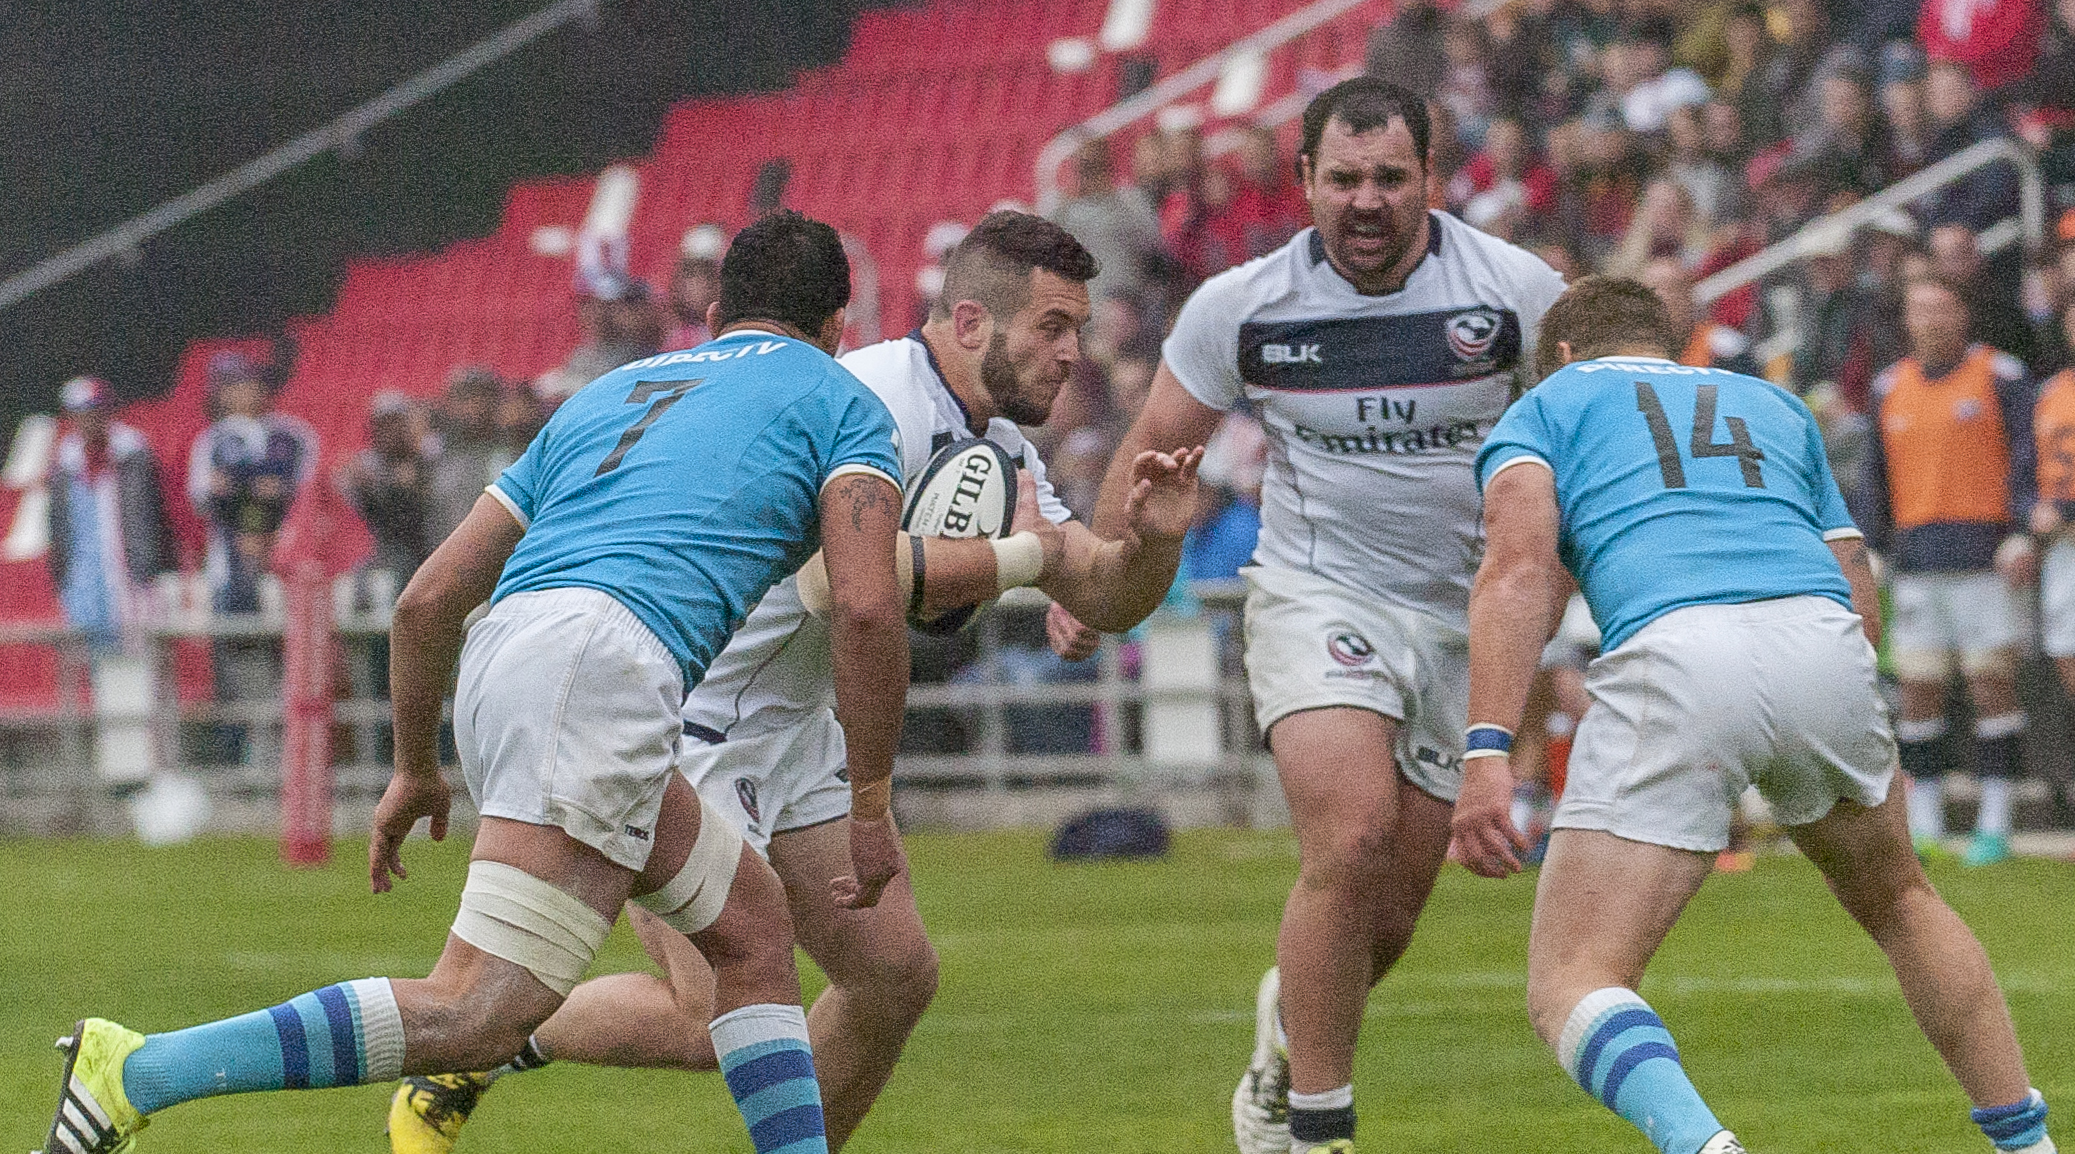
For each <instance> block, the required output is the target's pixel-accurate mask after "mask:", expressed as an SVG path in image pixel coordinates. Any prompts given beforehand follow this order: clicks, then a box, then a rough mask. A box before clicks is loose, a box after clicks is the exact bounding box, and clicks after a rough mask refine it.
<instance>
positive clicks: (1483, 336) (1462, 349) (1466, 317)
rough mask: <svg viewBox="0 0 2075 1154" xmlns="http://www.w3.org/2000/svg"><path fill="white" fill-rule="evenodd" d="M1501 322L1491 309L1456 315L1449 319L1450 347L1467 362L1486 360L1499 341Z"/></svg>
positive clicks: (1474, 310) (1472, 310)
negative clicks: (1493, 346)
mask: <svg viewBox="0 0 2075 1154" xmlns="http://www.w3.org/2000/svg"><path fill="white" fill-rule="evenodd" d="M1500 320H1501V318H1500V316H1499V314H1497V313H1495V312H1493V311H1491V310H1490V309H1471V310H1470V311H1469V312H1466V313H1457V314H1455V315H1454V316H1452V317H1450V318H1449V319H1448V327H1447V333H1448V347H1449V348H1450V349H1451V350H1453V351H1454V352H1455V355H1456V356H1458V357H1460V358H1462V359H1463V360H1466V361H1481V360H1484V359H1486V358H1487V357H1489V356H1490V355H1491V347H1492V345H1493V344H1494V343H1495V342H1497V340H1498V339H1499V329H1500V327H1501V326H1500Z"/></svg>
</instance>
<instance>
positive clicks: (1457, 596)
mask: <svg viewBox="0 0 2075 1154" xmlns="http://www.w3.org/2000/svg"><path fill="white" fill-rule="evenodd" d="M1428 216H1429V219H1430V221H1431V222H1432V228H1430V229H1429V230H1428V232H1429V241H1428V244H1427V255H1426V257H1425V258H1424V259H1423V260H1421V261H1420V262H1419V264H1418V266H1417V267H1415V268H1414V269H1413V270H1412V275H1411V276H1410V277H1409V278H1408V279H1407V280H1406V282H1405V287H1404V288H1403V289H1401V290H1400V291H1398V292H1394V293H1389V294H1387V295H1384V296H1364V295H1363V294H1361V293H1359V292H1356V291H1355V288H1354V286H1353V285H1352V284H1350V283H1348V281H1347V280H1346V278H1344V277H1342V276H1341V275H1340V273H1339V272H1337V271H1336V270H1335V269H1334V268H1333V266H1332V264H1331V263H1330V262H1328V261H1327V260H1326V250H1325V242H1324V240H1323V239H1322V238H1321V237H1320V236H1319V234H1318V230H1317V229H1312V228H1307V229H1305V230H1304V231H1303V232H1300V233H1298V234H1297V235H1296V237H1295V238H1294V239H1293V240H1291V241H1290V243H1288V244H1286V245H1284V246H1283V247H1282V248H1280V249H1277V250H1276V251H1274V252H1272V253H1269V254H1268V255H1267V256H1264V257H1261V258H1259V259H1257V260H1253V261H1249V262H1247V263H1246V264H1243V265H1240V266H1239V267H1238V268H1234V269H1229V270H1227V271H1225V272H1222V273H1219V274H1218V275H1217V276H1214V277H1212V278H1211V279H1210V280H1208V281H1206V282H1204V284H1203V287H1201V288H1199V289H1197V290H1196V292H1195V294H1194V295H1193V296H1191V297H1190V298H1189V301H1188V303H1187V304H1185V305H1183V306H1182V312H1181V317H1180V318H1179V319H1178V320H1177V321H1176V322H1175V326H1174V331H1173V332H1172V333H1170V334H1169V335H1168V338H1167V342H1166V344H1165V345H1164V346H1162V349H1161V354H1162V356H1163V358H1164V359H1165V360H1166V363H1167V367H1168V368H1169V369H1170V370H1171V371H1172V372H1173V373H1174V375H1175V378H1176V379H1177V380H1179V381H1180V382H1181V384H1182V387H1183V388H1185V389H1187V390H1188V391H1189V393H1190V395H1192V396H1194V397H1195V398H1196V399H1197V400H1199V401H1202V402H1203V403H1204V404H1206V405H1209V406H1210V407H1211V408H1214V409H1230V408H1232V407H1233V406H1234V405H1236V404H1238V403H1239V400H1240V398H1241V397H1245V398H1247V399H1249V400H1251V401H1252V402H1253V404H1254V405H1255V407H1257V408H1258V409H1259V410H1260V413H1261V420H1262V425H1263V427H1264V428H1265V429H1266V430H1267V433H1268V444H1269V451H1268V473H1267V476H1266V477H1265V478H1264V479H1263V481H1262V485H1261V538H1260V543H1259V545H1258V546H1257V547H1256V548H1255V551H1254V562H1255V563H1256V564H1260V565H1271V566H1279V567H1282V568H1288V569H1298V570H1305V571H1309V572H1313V573H1317V574H1319V575H1320V576H1323V577H1327V578H1330V579H1332V580H1334V581H1337V582H1339V583H1341V584H1343V585H1346V586H1347V587H1349V588H1351V589H1357V590H1362V591H1365V592H1369V593H1372V594H1374V595H1376V596H1378V597H1381V598H1382V599H1384V600H1385V601H1388V602H1391V603H1393V604H1397V605H1402V606H1406V607H1408V608H1412V609H1418V610H1421V611H1423V612H1426V613H1430V614H1433V615H1434V616H1437V617H1439V618H1441V619H1442V620H1445V621H1448V622H1450V623H1451V624H1454V625H1456V626H1457V627H1459V628H1467V626H1468V621H1469V601H1470V581H1471V578H1472V577H1473V576H1474V575H1475V573H1476V568H1477V562H1478V558H1479V555H1480V553H1481V550H1482V535H1483V529H1482V525H1481V522H1480V511H1481V509H1482V504H1481V502H1480V499H1479V496H1478V492H1477V479H1476V475H1475V468H1474V466H1475V462H1476V460H1477V449H1478V447H1479V446H1480V445H1482V444H1483V443H1484V437H1485V434H1487V433H1489V432H1490V431H1491V427H1492V425H1493V424H1494V423H1495V422H1496V421H1497V420H1498V419H1499V416H1500V414H1502V413H1503V412H1505V410H1506V406H1507V405H1508V404H1509V403H1510V402H1511V401H1512V399H1513V396H1514V390H1515V387H1516V385H1518V386H1525V385H1528V384H1531V383H1533V382H1532V379H1531V377H1530V375H1529V374H1530V373H1531V372H1532V366H1533V364H1534V347H1533V342H1534V333H1535V329H1536V327H1537V326H1538V325H1540V323H1541V320H1542V313H1543V311H1544V310H1546V309H1547V308H1548V307H1549V304H1550V302H1552V301H1554V300H1555V299H1556V297H1557V294H1559V293H1561V292H1562V291H1563V288H1564V283H1563V278H1562V277H1560V276H1558V275H1557V273H1556V270H1554V269H1552V268H1550V267H1549V266H1548V265H1546V264H1544V263H1542V261H1541V260H1540V259H1539V258H1537V257H1536V256H1534V255H1533V254H1531V253H1529V252H1527V251H1526V250H1524V249H1520V248H1516V247H1514V246H1513V245H1510V244H1507V243H1506V242H1504V241H1502V240H1499V239H1497V238H1496V237H1493V236H1490V235H1487V234H1485V233H1482V232H1478V231H1477V230H1476V229H1473V228H1471V227H1470V226H1469V225H1466V224H1464V223H1462V222H1461V221H1459V220H1457V219H1456V218H1455V217H1453V216H1450V215H1448V214H1447V213H1444V212H1432V213H1429V214H1428Z"/></svg>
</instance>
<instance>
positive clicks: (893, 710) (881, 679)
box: [821, 473, 908, 909]
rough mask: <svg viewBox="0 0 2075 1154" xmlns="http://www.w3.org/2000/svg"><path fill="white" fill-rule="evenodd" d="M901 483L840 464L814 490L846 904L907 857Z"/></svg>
mask: <svg viewBox="0 0 2075 1154" xmlns="http://www.w3.org/2000/svg"><path fill="white" fill-rule="evenodd" d="M900 523H901V492H900V490H899V489H898V488H896V487H894V485H893V483H892V482H891V481H888V480H887V479H886V478H884V477H882V476H879V475H878V474H873V473H846V474H844V475H842V476H839V477H837V478H836V479H835V480H833V481H830V482H829V484H828V486H827V487H826V488H824V489H823V490H822V512H821V543H822V555H823V557H824V559H825V561H826V563H827V565H828V578H829V604H830V609H829V613H830V648H831V654H832V656H833V658H834V662H835V672H836V719H837V720H838V721H839V722H841V723H842V725H843V740H844V744H845V745H846V746H847V747H848V749H849V760H850V818H851V826H850V858H851V866H852V871H853V872H852V875H851V876H849V877H843V878H837V879H836V880H835V882H834V883H833V885H832V892H833V896H834V898H835V900H836V904H837V905H839V906H842V907H844V908H847V909H864V908H866V907H868V906H872V905H876V904H877V903H878V901H879V894H880V892H881V891H882V890H884V889H885V888H886V885H887V883H888V882H891V881H892V880H893V879H894V877H895V876H896V875H898V874H899V873H900V872H901V871H902V870H903V869H905V868H906V866H907V860H906V857H905V855H904V854H903V853H902V851H901V842H900V835H899V833H898V832H897V831H896V830H895V829H894V824H893V809H892V804H893V755H894V750H895V749H896V747H898V746H899V745H900V740H901V720H902V711H903V710H904V709H905V708H906V705H907V700H908V626H907V621H906V612H907V602H906V597H905V596H904V594H903V593H902V591H901V588H900V583H899V580H898V578H897V577H896V575H895V572H894V554H893V550H894V535H895V534H896V533H897V532H898V531H899V529H900Z"/></svg>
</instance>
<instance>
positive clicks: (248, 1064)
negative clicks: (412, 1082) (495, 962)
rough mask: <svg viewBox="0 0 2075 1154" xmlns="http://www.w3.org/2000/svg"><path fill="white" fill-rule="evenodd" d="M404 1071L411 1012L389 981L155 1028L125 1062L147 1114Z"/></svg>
mask: <svg viewBox="0 0 2075 1154" xmlns="http://www.w3.org/2000/svg"><path fill="white" fill-rule="evenodd" d="M402 1073H403V1018H402V1016H401V1015H399V1014H398V1013H397V1009H396V997H395V995H394V994H393V993H391V992H390V989H389V979H387V978H368V979H366V980H364V981H358V982H345V983H342V984H340V985H336V986H326V987H324V988H323V989H321V990H316V991H313V992H311V993H307V994H304V995H302V996H301V997H299V998H296V999H295V1000H293V1001H290V1002H286V1003H283V1004H282V1005H279V1006H275V1007H274V1008H273V1009H271V1010H260V1011H257V1012H255V1013H250V1014H244V1015H241V1016H239V1017H236V1018H226V1019H224V1020H223V1021H221V1022H211V1023H209V1024H208V1025H204V1026H194V1027H192V1028H190V1029H186V1030H176V1031H174V1032H172V1033H170V1034H152V1035H150V1036H149V1037H147V1038H145V1039H144V1044H143V1045H142V1046H140V1047H138V1048H137V1049H136V1050H135V1051H133V1052H132V1053H131V1054H130V1056H129V1057H128V1058H127V1059H126V1060H125V1061H124V1062H123V1092H124V1094H126V1095H127V1096H128V1097H129V1099H130V1105H132V1106H135V1107H136V1108H137V1109H138V1110H139V1111H141V1112H143V1113H145V1114H151V1113H154V1112H156V1111H159V1110H163V1109H165V1108H166V1107H168V1106H177V1105H179V1104H180V1103H182V1102H191V1101H193V1100H195V1099H196V1098H212V1097H215V1096H216V1095H218V1094H245V1093H250V1092H252V1091H254V1090H322V1089H327V1088H329V1087H332V1086H359V1085H363V1084H365V1083H369V1082H388V1081H393V1080H395V1079H396V1078H397V1077H398V1076H399V1075H400V1074H402Z"/></svg>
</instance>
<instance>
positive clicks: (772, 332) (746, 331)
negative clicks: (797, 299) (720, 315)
mask: <svg viewBox="0 0 2075 1154" xmlns="http://www.w3.org/2000/svg"><path fill="white" fill-rule="evenodd" d="M751 336H756V337H777V338H778V339H779V340H781V341H790V340H797V339H799V338H797V337H794V336H791V335H789V334H787V333H781V332H779V331H778V330H777V329H761V328H758V327H756V326H755V325H750V326H748V327H746V328H739V329H736V330H735V331H733V332H731V333H728V334H727V335H725V336H718V337H715V338H713V339H714V340H716V341H732V340H734V339H735V338H736V337H751Z"/></svg>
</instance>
